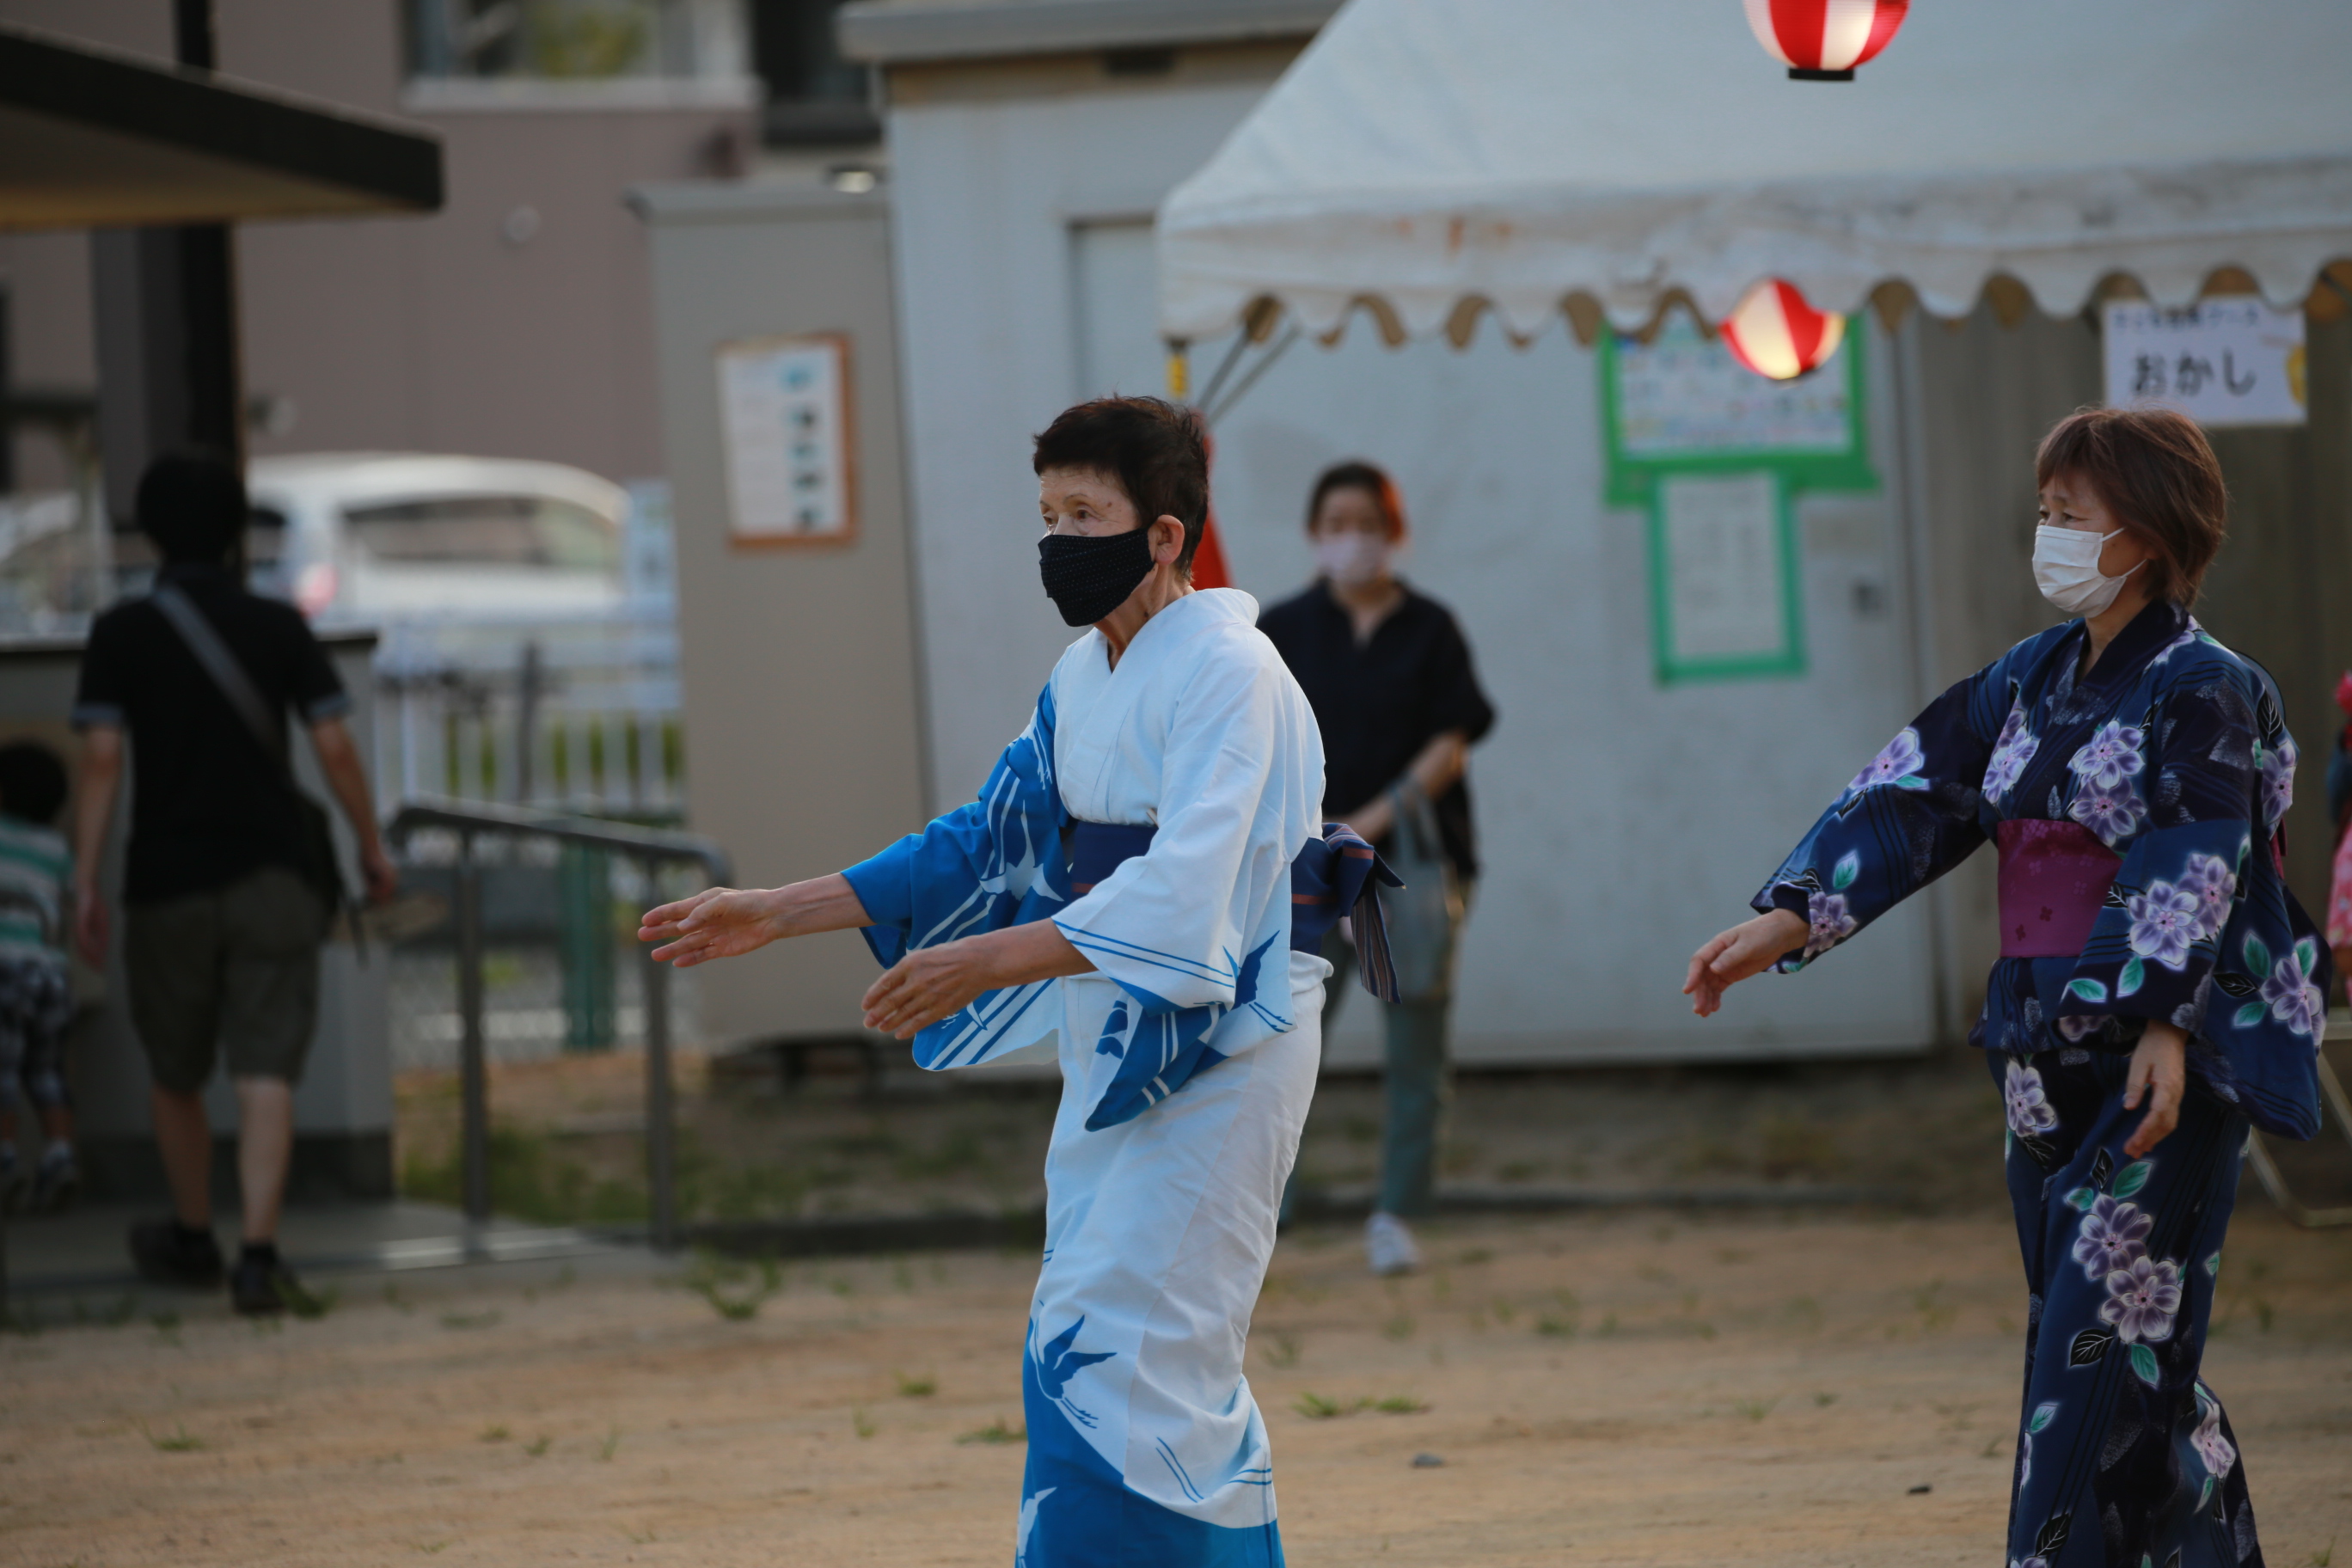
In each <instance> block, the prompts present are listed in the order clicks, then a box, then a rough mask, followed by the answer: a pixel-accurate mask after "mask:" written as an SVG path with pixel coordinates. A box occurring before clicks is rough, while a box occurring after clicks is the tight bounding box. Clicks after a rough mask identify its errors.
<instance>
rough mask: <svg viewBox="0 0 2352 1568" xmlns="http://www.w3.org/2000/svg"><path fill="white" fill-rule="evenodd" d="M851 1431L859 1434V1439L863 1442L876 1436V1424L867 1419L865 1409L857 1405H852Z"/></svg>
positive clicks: (850, 1414)
mask: <svg viewBox="0 0 2352 1568" xmlns="http://www.w3.org/2000/svg"><path fill="white" fill-rule="evenodd" d="M849 1429H850V1430H851V1431H853V1432H855V1433H856V1434H857V1436H858V1439H859V1440H860V1441H861V1442H862V1441H864V1440H865V1439H866V1438H868V1437H871V1436H874V1433H875V1426H874V1423H873V1422H871V1421H869V1420H867V1419H866V1412H865V1410H864V1408H863V1407H861V1406H857V1405H852V1406H851V1407H850V1411H849Z"/></svg>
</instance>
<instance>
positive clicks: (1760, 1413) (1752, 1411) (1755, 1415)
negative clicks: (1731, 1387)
mask: <svg viewBox="0 0 2352 1568" xmlns="http://www.w3.org/2000/svg"><path fill="white" fill-rule="evenodd" d="M1778 1404H1780V1399H1779V1398H1778V1397H1777V1396H1776V1397H1774V1398H1771V1399H1735V1400H1733V1401H1732V1402H1731V1407H1732V1408H1733V1409H1734V1410H1737V1411H1738V1412H1739V1414H1740V1415H1745V1416H1746V1417H1747V1418H1748V1420H1750V1421H1761V1420H1763V1419H1764V1417H1766V1416H1767V1415H1771V1414H1772V1407H1773V1406H1774V1405H1778Z"/></svg>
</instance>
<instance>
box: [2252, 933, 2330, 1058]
mask: <svg viewBox="0 0 2352 1568" xmlns="http://www.w3.org/2000/svg"><path fill="white" fill-rule="evenodd" d="M2263 1001H2265V1002H2267V1003H2269V1004H2270V1008H2271V1016H2272V1017H2273V1018H2276V1019H2277V1020H2278V1021H2279V1022H2280V1023H2282V1024H2284V1025H2285V1026H2287V1028H2288V1029H2289V1030H2291V1031H2292V1032H2294V1033H2295V1034H2298V1035H2308V1036H2310V1037H2312V1038H2313V1039H2317V1038H2319V1026H2320V1024H2321V1023H2322V1022H2323V1021H2325V1020H2326V1016H2327V998H2326V997H2325V996H2323V995H2321V994H2320V991H2319V987H2318V986H2316V985H2314V984H2312V983H2311V977H2310V976H2309V975H2308V974H2306V973H2304V968H2303V960H2302V958H2301V957H2300V956H2299V955H2297V954H2295V953H2292V952H2290V953H2288V954H2287V955H2286V956H2285V957H2284V958H2282V959H2280V960H2279V961H2278V963H2276V964H2274V965H2273V966H2272V969H2271V977H2270V978H2269V979H2268V980H2265V981H2263Z"/></svg>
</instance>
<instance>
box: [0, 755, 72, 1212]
mask: <svg viewBox="0 0 2352 1568" xmlns="http://www.w3.org/2000/svg"><path fill="white" fill-rule="evenodd" d="M65 800H66V769H65V763H63V762H61V761H60V760H59V759H58V754H57V752H54V751H51V750H50V749H49V748H48V747H47V746H45V745H42V744H41V743H40V742H37V741H14V742H9V743H8V744H6V745H5V746H0V1205H5V1206H6V1207H7V1208H9V1209H11V1210H13V1209H16V1208H18V1207H20V1206H28V1207H31V1208H33V1209H36V1210H52V1209H59V1208H63V1207H64V1206H65V1205H67V1204H68V1203H69V1202H71V1201H72V1198H73V1194H74V1191H75V1189H76V1188H77V1187H78V1186H79V1184H80V1174H79V1172H78V1171H77V1170H76V1169H75V1166H74V1149H73V1130H74V1129H73V1102H72V1100H70V1098H69V1097H68V1095H67V1092H66V1079H65V1036H66V1026H68V1024H70V1023H71V1022H72V1021H73V1012H74V1007H73V984H72V976H71V974H70V973H69V972H68V969H67V964H66V947H65V942H66V889H68V887H70V886H71V885H72V870H73V856H72V852H71V851H70V850H69V849H68V847H67V846H66V840H65V836H64V835H62V834H60V833H59V832H58V830H57V828H56V827H55V826H52V824H54V823H55V822H56V821H57V817H58V811H59V810H60V809H62V808H63V806H64V805H65ZM20 1100H31V1101H32V1103H33V1109H34V1111H35V1113H36V1114H37V1116H38V1117H39V1118H40V1123H41V1132H42V1136H43V1147H42V1150H41V1156H40V1160H39V1163H37V1165H36V1167H35V1168H34V1171H33V1174H32V1179H31V1181H30V1183H29V1184H27V1183H26V1179H25V1177H24V1176H23V1175H22V1173H20V1171H19V1168H18V1163H17V1152H16V1138H17V1125H16V1119H17V1109H18V1104H19V1102H20ZM28 1189H29V1190H28ZM28 1200H29V1201H28Z"/></svg>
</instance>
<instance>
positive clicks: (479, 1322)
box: [441, 1309, 506, 1329]
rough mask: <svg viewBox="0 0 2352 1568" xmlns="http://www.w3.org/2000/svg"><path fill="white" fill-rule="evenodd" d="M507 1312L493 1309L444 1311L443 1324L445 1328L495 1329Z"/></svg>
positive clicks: (442, 1315)
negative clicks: (484, 1310) (482, 1310)
mask: <svg viewBox="0 0 2352 1568" xmlns="http://www.w3.org/2000/svg"><path fill="white" fill-rule="evenodd" d="M505 1318H506V1314H505V1313H503V1312H500V1311H499V1310H496V1309H492V1310H489V1311H487V1312H444V1313H442V1314H441V1326H442V1327H443V1328H445V1329H495V1328H497V1327H498V1326H499V1323H500V1322H501V1321H504V1320H505Z"/></svg>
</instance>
